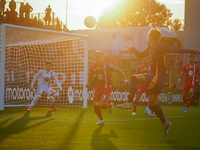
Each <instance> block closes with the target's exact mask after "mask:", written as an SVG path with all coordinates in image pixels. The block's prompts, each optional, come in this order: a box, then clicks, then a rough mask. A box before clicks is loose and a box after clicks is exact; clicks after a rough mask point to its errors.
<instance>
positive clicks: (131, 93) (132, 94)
mask: <svg viewBox="0 0 200 150" xmlns="http://www.w3.org/2000/svg"><path fill="white" fill-rule="evenodd" d="M136 81H137V79H136V77H135V76H132V77H131V79H130V85H129V95H128V100H129V102H130V103H132V101H133V99H134V97H135V93H136V92H137V87H138V84H137V82H136Z"/></svg>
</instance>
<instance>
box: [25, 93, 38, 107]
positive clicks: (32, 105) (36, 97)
mask: <svg viewBox="0 0 200 150" xmlns="http://www.w3.org/2000/svg"><path fill="white" fill-rule="evenodd" d="M40 98H41V93H37V95H36V96H35V97H34V99H33V100H32V102H31V105H30V106H29V108H28V109H27V110H28V111H31V110H32V108H33V107H34V106H35V104H36V103H37V101H38V100H39V99H40Z"/></svg>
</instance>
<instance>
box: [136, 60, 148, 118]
mask: <svg viewBox="0 0 200 150" xmlns="http://www.w3.org/2000/svg"><path fill="white" fill-rule="evenodd" d="M149 68H150V66H149V62H148V58H147V57H146V58H144V59H143V64H142V65H141V66H139V67H138V69H137V71H136V74H143V73H149V70H150V69H149ZM144 92H145V93H146V97H148V86H145V85H142V84H138V88H137V92H136V96H135V98H134V99H133V101H132V105H133V112H132V115H136V109H137V106H138V101H139V99H140V97H141V96H142V94H143V93H144Z"/></svg>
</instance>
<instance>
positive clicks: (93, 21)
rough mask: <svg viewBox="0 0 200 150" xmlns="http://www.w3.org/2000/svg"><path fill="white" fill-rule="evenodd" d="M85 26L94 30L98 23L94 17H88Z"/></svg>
mask: <svg viewBox="0 0 200 150" xmlns="http://www.w3.org/2000/svg"><path fill="white" fill-rule="evenodd" d="M84 24H85V26H86V27H87V28H93V27H94V26H95V25H96V24H97V21H96V19H95V18H94V17H93V16H87V17H86V18H85V20H84Z"/></svg>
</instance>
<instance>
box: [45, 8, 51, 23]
mask: <svg viewBox="0 0 200 150" xmlns="http://www.w3.org/2000/svg"><path fill="white" fill-rule="evenodd" d="M51 11H52V9H51V6H50V5H48V7H47V8H46V9H45V17H44V21H45V25H48V26H49V24H50V22H51Z"/></svg>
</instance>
